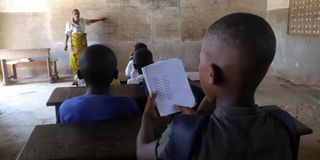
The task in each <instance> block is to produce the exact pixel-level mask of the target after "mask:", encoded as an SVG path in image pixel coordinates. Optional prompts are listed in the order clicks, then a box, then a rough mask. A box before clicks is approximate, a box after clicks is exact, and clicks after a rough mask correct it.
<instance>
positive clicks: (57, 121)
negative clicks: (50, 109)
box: [54, 105, 60, 123]
mask: <svg viewBox="0 0 320 160" xmlns="http://www.w3.org/2000/svg"><path fill="white" fill-rule="evenodd" d="M54 108H55V111H56V123H60V121H59V119H58V114H59V108H60V105H59V106H54Z"/></svg>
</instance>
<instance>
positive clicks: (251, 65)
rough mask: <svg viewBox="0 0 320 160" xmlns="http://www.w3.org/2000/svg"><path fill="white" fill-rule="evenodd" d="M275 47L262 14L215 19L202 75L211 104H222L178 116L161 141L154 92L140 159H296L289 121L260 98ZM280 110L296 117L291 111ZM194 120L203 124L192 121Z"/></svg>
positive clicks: (139, 146) (139, 139)
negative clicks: (257, 100) (156, 134)
mask: <svg viewBox="0 0 320 160" xmlns="http://www.w3.org/2000/svg"><path fill="white" fill-rule="evenodd" d="M275 47H276V40H275V35H274V33H273V31H272V28H271V27H270V25H269V24H268V23H267V22H266V21H265V20H264V19H262V18H260V17H258V16H255V15H252V14H248V13H234V14H230V15H227V16H225V17H223V18H221V19H219V20H218V21H216V22H215V23H213V24H212V25H211V26H210V27H209V29H208V32H207V34H206V35H205V37H204V38H203V42H202V48H201V53H200V64H199V74H200V83H201V86H202V89H203V91H204V93H205V94H206V100H205V101H207V102H205V103H207V104H210V103H211V104H215V106H216V109H215V110H214V111H213V113H212V114H211V116H190V115H180V116H178V117H176V118H175V119H174V120H173V122H172V123H171V125H170V126H169V127H168V128H167V130H166V131H165V132H164V133H163V134H162V136H161V137H160V138H159V139H158V140H155V138H154V134H153V127H154V125H155V121H156V120H157V119H158V118H159V117H158V114H157V113H156V110H155V106H154V105H155V104H154V102H155V98H156V93H154V94H152V95H151V96H150V97H149V98H148V101H147V104H146V106H145V109H144V113H143V116H142V123H141V128H140V131H139V134H138V137H137V158H138V159H162V160H165V159H181V160H183V159H200V160H202V159H217V160H226V159H228V160H239V159H243V160H271V159H272V160H289V159H294V157H295V156H294V154H295V153H294V149H293V147H292V145H291V142H293V141H292V139H290V137H291V136H290V132H289V130H287V126H286V124H285V123H283V122H282V121H281V120H279V119H277V117H276V116H274V115H272V114H270V112H267V111H266V110H264V109H261V108H262V107H258V106H257V105H256V104H255V100H254V94H255V91H256V89H257V87H258V85H259V84H260V82H261V80H262V79H263V77H264V76H265V74H266V72H267V70H268V68H269V66H270V64H271V62H272V60H273V58H274V54H275ZM213 107H214V106H213ZM277 113H281V114H284V115H287V116H289V117H290V115H289V114H288V113H287V112H285V111H281V110H278V111H277ZM290 118H291V120H292V117H290ZM195 120H196V121H195ZM194 122H199V123H198V125H196V126H194V125H192V126H191V124H194ZM193 131H195V133H194V134H193V136H189V134H190V133H191V132H193ZM191 135H192V134H191ZM190 137H193V138H190ZM188 138H190V139H191V140H190V139H188ZM177 142H178V144H177ZM181 143H184V145H179V144H181ZM188 147H189V148H188ZM291 147H292V148H291Z"/></svg>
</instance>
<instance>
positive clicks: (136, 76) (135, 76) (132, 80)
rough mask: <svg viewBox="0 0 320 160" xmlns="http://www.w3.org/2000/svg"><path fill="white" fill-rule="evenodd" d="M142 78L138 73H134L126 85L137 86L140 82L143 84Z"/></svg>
mask: <svg viewBox="0 0 320 160" xmlns="http://www.w3.org/2000/svg"><path fill="white" fill-rule="evenodd" d="M143 80H144V78H143V75H142V74H140V75H139V74H138V72H136V74H133V75H132V76H131V77H130V79H128V81H127V84H139V83H141V82H143Z"/></svg>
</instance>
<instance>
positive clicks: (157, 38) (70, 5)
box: [0, 0, 267, 74]
mask: <svg viewBox="0 0 320 160" xmlns="http://www.w3.org/2000/svg"><path fill="white" fill-rule="evenodd" d="M8 1H9V2H8ZM8 1H6V4H7V5H8V4H10V1H12V2H13V1H14V2H15V3H17V0H8ZM33 1H37V0H33ZM1 3H3V2H0V23H1V26H0V29H1V31H0V48H33V47H34V48H41V47H51V48H52V51H51V53H52V57H54V58H58V70H59V72H60V74H70V73H71V71H70V69H69V66H68V53H67V52H65V51H63V48H64V36H65V35H64V28H65V23H66V21H67V20H68V19H70V18H71V11H72V9H74V8H78V9H80V12H81V17H84V18H100V17H104V16H107V17H109V20H108V21H107V22H105V23H103V22H98V23H95V24H91V25H89V26H88V27H87V33H88V37H87V38H88V41H89V44H95V43H103V44H106V45H107V46H109V47H111V48H112V49H113V50H114V51H115V53H116V56H117V58H118V62H119V63H118V64H119V70H120V71H123V70H124V68H125V65H126V63H127V61H128V55H129V53H130V51H131V49H132V47H133V45H134V44H135V43H136V42H145V43H147V44H148V46H149V47H150V49H151V51H152V52H153V54H154V58H155V60H161V59H167V58H171V57H179V58H181V59H182V60H183V62H184V64H185V67H186V69H187V70H197V66H198V62H199V57H198V54H199V52H200V45H201V39H202V37H203V35H204V34H205V32H206V29H207V27H208V26H209V25H210V24H211V23H212V22H214V21H215V20H217V19H218V18H219V17H221V16H223V15H226V14H228V13H232V12H239V11H241V12H251V13H255V14H258V15H260V16H262V17H265V15H266V8H267V0H121V1H120V0H72V1H65V0H47V1H46V3H43V4H42V5H46V6H45V7H43V8H44V9H43V10H41V9H42V8H41V7H38V10H41V11H37V12H34V13H30V12H31V11H30V10H32V9H30V10H29V11H27V12H19V13H16V12H15V11H10V12H7V11H3V10H1V9H2V8H1ZM7 8H8V7H7ZM39 8H40V9H39ZM1 11H2V12H1ZM22 17H28V18H30V19H31V20H29V21H28V23H26V22H22V21H23V18H22ZM21 18H22V19H21ZM15 19H20V20H21V21H16V20H15ZM15 23H17V24H18V27H13V28H11V27H10V26H11V25H13V24H15ZM21 28H23V29H24V30H28V32H26V33H25V32H24V33H21V32H22V31H21ZM7 33H10V35H11V36H8V35H7ZM19 35H23V36H19ZM18 37H19V38H18ZM42 74H44V73H42Z"/></svg>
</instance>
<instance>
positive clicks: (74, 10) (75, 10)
mask: <svg viewBox="0 0 320 160" xmlns="http://www.w3.org/2000/svg"><path fill="white" fill-rule="evenodd" d="M73 12H78V13H80V11H79V9H76V8H75V9H73V10H72V13H73Z"/></svg>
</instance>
